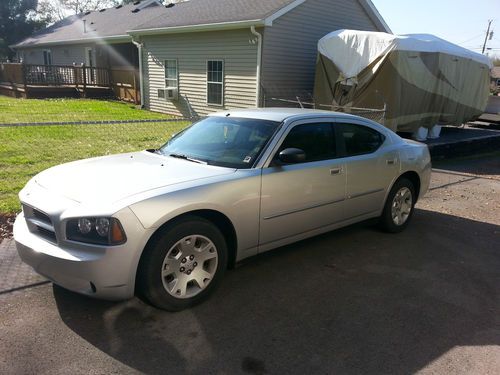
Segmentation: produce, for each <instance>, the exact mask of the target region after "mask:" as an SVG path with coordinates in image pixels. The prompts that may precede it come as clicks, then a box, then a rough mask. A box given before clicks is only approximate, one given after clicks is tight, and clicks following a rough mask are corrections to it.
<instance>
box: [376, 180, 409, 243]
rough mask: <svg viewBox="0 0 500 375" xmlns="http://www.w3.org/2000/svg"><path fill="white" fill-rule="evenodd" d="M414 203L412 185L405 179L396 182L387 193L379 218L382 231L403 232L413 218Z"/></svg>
mask: <svg viewBox="0 0 500 375" xmlns="http://www.w3.org/2000/svg"><path fill="white" fill-rule="evenodd" d="M415 203H416V197H415V187H414V186H413V183H412V182H411V181H410V180H408V179H406V178H401V179H399V180H397V181H396V183H395V184H394V186H393V187H392V189H391V191H390V192H389V196H388V197H387V201H386V202H385V206H384V211H383V213H382V216H381V217H380V225H381V227H382V229H383V230H385V231H386V232H390V233H398V232H401V231H402V230H404V229H405V228H406V227H407V226H408V223H409V222H410V219H411V217H412V216H413V210H414V207H415Z"/></svg>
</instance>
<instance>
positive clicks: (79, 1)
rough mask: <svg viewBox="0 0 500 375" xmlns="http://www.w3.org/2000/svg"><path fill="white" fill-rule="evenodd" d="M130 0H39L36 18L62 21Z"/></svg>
mask: <svg viewBox="0 0 500 375" xmlns="http://www.w3.org/2000/svg"><path fill="white" fill-rule="evenodd" d="M127 2H129V1H128V0H39V1H38V7H37V11H36V16H35V17H34V18H35V19H38V20H43V21H45V22H47V23H49V24H50V23H54V22H57V21H60V20H62V19H64V18H66V17H68V16H70V15H72V14H78V13H84V12H87V11H92V10H99V9H103V8H109V7H113V6H116V5H118V4H123V3H127Z"/></svg>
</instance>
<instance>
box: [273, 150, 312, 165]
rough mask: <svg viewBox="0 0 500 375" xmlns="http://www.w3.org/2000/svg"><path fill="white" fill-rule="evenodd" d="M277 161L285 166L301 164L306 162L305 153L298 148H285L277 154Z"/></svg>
mask: <svg viewBox="0 0 500 375" xmlns="http://www.w3.org/2000/svg"><path fill="white" fill-rule="evenodd" d="M278 160H279V161H281V162H282V163H285V164H296V163H303V162H305V161H306V153H305V152H304V151H303V150H301V149H300V148H285V149H284V150H283V151H281V152H280V153H279V155H278Z"/></svg>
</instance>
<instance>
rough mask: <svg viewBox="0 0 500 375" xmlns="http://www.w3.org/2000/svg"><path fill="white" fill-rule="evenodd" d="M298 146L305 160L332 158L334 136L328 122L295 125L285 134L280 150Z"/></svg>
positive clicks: (334, 153) (333, 156)
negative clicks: (304, 154)
mask: <svg viewBox="0 0 500 375" xmlns="http://www.w3.org/2000/svg"><path fill="white" fill-rule="evenodd" d="M286 148H300V149H301V150H303V151H304V152H305V153H306V162H311V161H318V160H327V159H333V158H335V156H336V152H335V151H336V150H335V136H334V134H333V128H332V125H331V124H329V123H319V124H303V125H297V126H295V127H294V128H292V130H290V133H288V135H287V136H286V138H285V140H284V141H283V144H282V145H281V147H280V151H281V150H284V149H286Z"/></svg>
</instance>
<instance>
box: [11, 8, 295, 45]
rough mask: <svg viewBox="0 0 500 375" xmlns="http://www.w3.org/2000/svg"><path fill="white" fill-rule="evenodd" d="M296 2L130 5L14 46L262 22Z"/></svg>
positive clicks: (70, 21) (65, 23) (68, 22)
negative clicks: (140, 31) (224, 24)
mask: <svg viewBox="0 0 500 375" xmlns="http://www.w3.org/2000/svg"><path fill="white" fill-rule="evenodd" d="M293 1H294V0H189V1H186V2H181V3H177V4H175V5H174V6H170V7H165V6H162V5H159V4H157V3H153V4H151V5H149V6H146V7H144V8H142V9H140V10H138V11H137V9H139V7H140V5H141V4H128V5H124V6H121V7H116V8H108V9H106V10H104V11H94V12H90V13H88V14H87V13H86V14H83V13H81V14H78V15H75V16H70V17H67V18H65V19H64V20H62V21H59V22H56V23H55V24H53V25H52V26H50V27H48V28H46V29H44V30H41V31H39V32H37V33H35V34H33V35H32V36H30V37H28V38H26V39H24V40H23V41H21V42H19V43H17V44H16V45H14V46H13V47H14V48H22V47H30V46H35V45H44V44H53V43H54V44H57V43H61V42H69V41H71V42H77V41H80V42H84V41H86V40H93V39H96V38H104V39H105V38H110V37H118V36H127V31H131V30H142V29H154V28H166V27H176V26H194V25H205V24H216V23H222V22H238V21H250V20H262V19H264V18H266V17H268V16H269V15H272V14H274V13H275V12H277V11H278V10H280V9H281V8H283V7H285V6H287V5H288V4H290V3H292V2H293ZM144 3H145V1H143V2H142V5H145V4H144ZM84 21H85V22H84ZM84 23H85V26H84ZM84 27H85V29H86V32H85V30H84Z"/></svg>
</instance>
